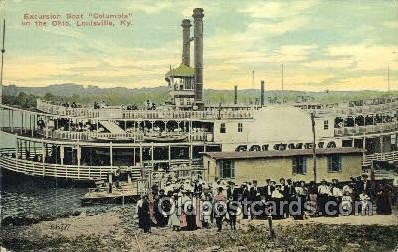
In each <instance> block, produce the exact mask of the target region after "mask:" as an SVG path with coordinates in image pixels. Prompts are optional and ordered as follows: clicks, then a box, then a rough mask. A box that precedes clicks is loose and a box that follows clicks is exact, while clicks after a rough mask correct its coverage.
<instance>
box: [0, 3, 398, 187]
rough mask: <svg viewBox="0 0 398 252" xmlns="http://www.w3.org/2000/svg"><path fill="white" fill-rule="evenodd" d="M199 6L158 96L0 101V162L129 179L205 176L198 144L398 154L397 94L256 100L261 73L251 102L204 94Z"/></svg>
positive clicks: (377, 156)
mask: <svg viewBox="0 0 398 252" xmlns="http://www.w3.org/2000/svg"><path fill="white" fill-rule="evenodd" d="M203 16H204V15H203V9H200V8H197V9H194V13H193V18H194V24H193V25H194V27H195V29H194V39H193V43H194V44H195V58H194V65H193V66H191V61H190V43H191V36H190V27H191V23H190V20H189V19H184V20H183V22H182V28H183V29H182V30H183V43H182V44H183V50H182V51H183V53H182V63H181V65H180V66H179V67H177V68H174V69H173V68H172V69H170V70H169V71H167V73H166V75H165V80H166V82H167V85H168V87H169V99H168V101H167V102H166V103H165V104H164V105H162V106H156V107H155V106H153V105H152V106H146V107H141V108H140V107H137V108H134V110H132V109H129V108H128V107H127V108H126V107H125V106H120V107H115V106H114V107H107V106H102V105H101V106H98V104H96V106H87V105H86V106H73V107H71V106H68V105H65V104H53V103H50V102H48V101H44V100H41V99H38V100H37V105H36V107H35V108H34V109H33V108H31V109H23V108H18V107H14V106H10V105H6V104H0V113H1V116H2V120H1V122H2V124H1V131H2V132H4V133H6V134H9V135H12V136H13V137H14V140H13V141H14V142H13V143H11V142H10V147H12V146H14V147H13V148H3V149H0V166H1V169H5V170H7V171H12V172H14V173H18V174H25V175H29V176H35V177H44V178H46V177H49V178H57V179H66V180H72V181H98V180H103V179H108V178H109V175H110V174H114V173H115V172H117V171H120V170H122V171H123V172H125V173H128V174H130V176H131V179H132V180H140V179H143V178H145V176H146V175H145V174H146V173H147V171H162V172H173V173H174V174H175V176H177V177H182V178H190V177H192V176H197V175H200V176H202V177H203V178H206V177H207V176H208V172H209V170H208V168H207V165H206V164H203V158H202V154H203V153H204V152H221V151H222V152H231V151H242V152H244V151H246V152H251V151H269V150H278V151H285V150H291V149H310V148H313V146H314V145H315V147H316V148H344V147H355V148H361V149H365V150H366V152H364V154H363V157H362V166H363V167H364V168H369V167H371V166H372V165H373V164H374V162H387V163H395V162H397V161H398V151H397V149H398V148H397V146H398V143H397V138H398V137H397V136H398V135H397V133H398V112H397V111H398V97H384V98H377V99H372V100H360V101H352V102H350V103H339V104H316V103H314V102H312V101H311V102H309V103H306V102H301V103H291V104H276V105H274V104H265V90H264V84H263V83H262V85H261V91H260V92H259V94H258V96H259V97H260V99H259V101H260V102H258V103H256V104H249V105H248V104H237V101H238V91H237V88H236V89H235V99H234V101H235V102H234V104H218V105H211V104H210V105H207V104H205V103H204V99H203V69H204V68H203V20H202V19H203ZM313 125H314V128H313V127H312V126H313ZM314 139H315V141H314ZM221 175H222V174H221ZM220 178H222V177H220Z"/></svg>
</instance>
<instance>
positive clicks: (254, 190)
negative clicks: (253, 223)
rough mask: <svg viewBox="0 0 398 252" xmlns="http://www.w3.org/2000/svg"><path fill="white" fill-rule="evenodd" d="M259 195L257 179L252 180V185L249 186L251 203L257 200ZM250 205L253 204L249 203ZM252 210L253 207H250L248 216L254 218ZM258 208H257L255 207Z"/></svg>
mask: <svg viewBox="0 0 398 252" xmlns="http://www.w3.org/2000/svg"><path fill="white" fill-rule="evenodd" d="M259 196H260V195H259V190H258V188H257V180H253V185H252V187H251V188H250V198H249V199H250V201H251V203H254V202H257V201H260V197H259ZM251 206H253V205H251ZM254 210H255V209H252V207H250V216H251V219H254V217H255V216H254ZM257 210H258V209H257Z"/></svg>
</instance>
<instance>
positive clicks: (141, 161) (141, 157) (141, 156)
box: [140, 143, 144, 167]
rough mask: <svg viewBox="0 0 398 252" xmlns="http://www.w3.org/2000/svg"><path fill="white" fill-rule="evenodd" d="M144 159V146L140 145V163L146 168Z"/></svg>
mask: <svg viewBox="0 0 398 252" xmlns="http://www.w3.org/2000/svg"><path fill="white" fill-rule="evenodd" d="M142 159H143V155H142V144H141V143H140V163H141V166H142V167H144V161H143V160H142Z"/></svg>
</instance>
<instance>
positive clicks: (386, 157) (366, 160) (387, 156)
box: [362, 151, 398, 166]
mask: <svg viewBox="0 0 398 252" xmlns="http://www.w3.org/2000/svg"><path fill="white" fill-rule="evenodd" d="M373 161H388V162H397V161H398V151H391V152H385V153H374V154H369V155H365V156H364V157H363V159H362V165H363V166H368V165H372V163H373Z"/></svg>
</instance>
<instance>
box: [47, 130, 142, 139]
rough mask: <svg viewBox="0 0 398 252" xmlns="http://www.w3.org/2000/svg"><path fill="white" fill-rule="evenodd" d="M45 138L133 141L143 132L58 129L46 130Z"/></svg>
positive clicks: (140, 136) (140, 137) (139, 137)
mask: <svg viewBox="0 0 398 252" xmlns="http://www.w3.org/2000/svg"><path fill="white" fill-rule="evenodd" d="M45 136H46V137H47V138H55V139H69V140H81V141H88V140H94V139H95V138H96V139H109V140H111V139H123V138H125V139H132V140H134V141H140V140H142V139H143V134H142V133H139V132H129V133H127V132H126V133H102V132H96V131H82V132H76V131H59V130H54V131H51V130H48V131H47V132H46V133H45Z"/></svg>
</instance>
